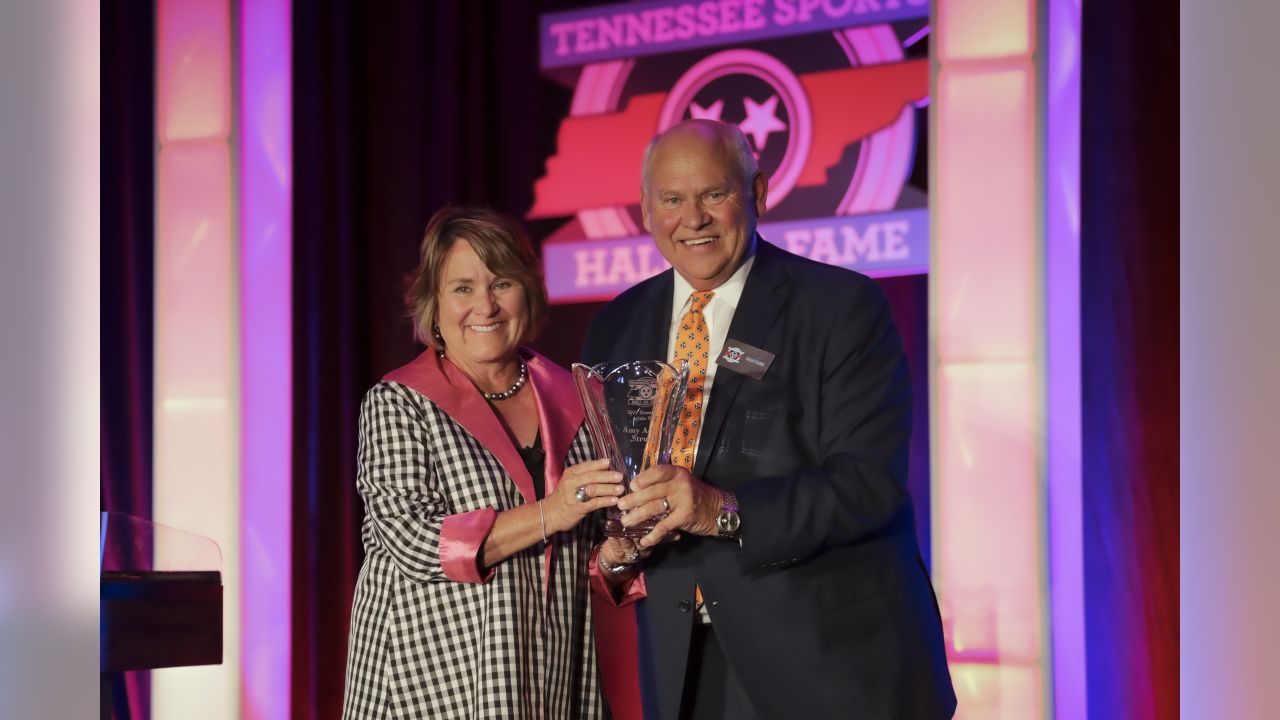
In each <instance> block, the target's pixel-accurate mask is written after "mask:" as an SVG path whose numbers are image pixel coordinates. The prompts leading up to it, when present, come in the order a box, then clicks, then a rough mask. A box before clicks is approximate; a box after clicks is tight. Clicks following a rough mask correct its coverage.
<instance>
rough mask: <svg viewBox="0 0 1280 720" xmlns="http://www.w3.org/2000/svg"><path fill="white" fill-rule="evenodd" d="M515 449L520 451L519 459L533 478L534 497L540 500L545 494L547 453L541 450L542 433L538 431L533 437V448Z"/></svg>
mask: <svg viewBox="0 0 1280 720" xmlns="http://www.w3.org/2000/svg"><path fill="white" fill-rule="evenodd" d="M516 449H517V450H519V451H520V459H521V460H523V461H524V466H525V467H526V468H528V469H529V475H530V476H532V477H533V494H534V497H536V498H538V499H539V500H541V499H542V498H543V497H545V496H546V494H547V476H546V472H547V453H546V452H545V451H544V450H543V449H542V431H541V430H539V431H538V434H537V435H535V436H534V438H533V447H522V448H516Z"/></svg>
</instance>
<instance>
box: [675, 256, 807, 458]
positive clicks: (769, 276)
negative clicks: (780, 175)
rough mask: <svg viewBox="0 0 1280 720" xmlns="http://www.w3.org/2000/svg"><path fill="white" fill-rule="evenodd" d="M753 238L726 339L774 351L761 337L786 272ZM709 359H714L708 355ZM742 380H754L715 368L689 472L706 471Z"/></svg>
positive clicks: (781, 295) (783, 291)
mask: <svg viewBox="0 0 1280 720" xmlns="http://www.w3.org/2000/svg"><path fill="white" fill-rule="evenodd" d="M756 241H757V242H756V260H755V264H754V265H752V266H751V272H750V274H748V275H747V282H746V283H745V284H744V285H743V287H742V297H741V298H739V300H738V307H737V308H736V309H735V310H734V312H733V321H732V322H731V323H729V334H728V336H727V337H726V339H733V340H740V341H742V342H745V343H747V344H749V345H755V346H756V347H758V348H762V349H765V350H769V351H770V352H775V353H776V352H777V351H778V349H777V348H770V347H767V346H766V345H765V338H766V337H768V335H769V329H770V328H772V327H773V323H774V321H776V320H777V319H778V315H779V313H781V312H782V308H783V306H784V305H785V304H786V302H787V296H788V294H789V288H788V287H787V285H788V280H787V274H786V271H785V269H784V268H783V267H782V264H781V262H780V260H781V253H780V252H779V251H778V249H777V248H775V247H774V246H772V245H770V244H769V243H767V242H765V241H764V239H763V238H760V237H758V236H757V238H756ZM669 295H670V293H668V296H669ZM668 315H670V310H669V309H668ZM711 362H715V360H714V359H712V360H711ZM744 382H757V381H755V380H748V379H747V377H746V376H745V375H742V374H741V373H736V372H733V371H729V370H725V369H724V368H720V369H719V370H717V371H716V378H715V382H713V383H712V384H711V397H710V398H709V399H708V400H707V414H706V417H704V418H703V424H702V436H701V437H700V438H699V439H698V456H697V458H696V459H695V460H694V464H693V474H694V475H696V476H697V477H702V476H703V474H704V473H705V472H706V469H707V463H708V462H710V460H711V454H712V450H713V449H714V448H715V446H716V439H717V438H718V437H719V435H720V430H721V428H722V427H724V420H725V418H726V417H728V415H729V407H730V406H731V405H732V404H733V399H734V397H735V396H736V395H737V394H738V390H739V389H740V388H741V387H742V384H743V383H744Z"/></svg>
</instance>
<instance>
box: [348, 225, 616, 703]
mask: <svg viewBox="0 0 1280 720" xmlns="http://www.w3.org/2000/svg"><path fill="white" fill-rule="evenodd" d="M406 300H407V304H408V307H409V311H410V314H411V316H412V318H413V321H414V328H415V331H416V334H417V337H418V339H419V340H421V341H422V342H423V343H425V344H426V345H428V346H429V347H428V349H427V351H426V352H424V353H422V354H421V355H420V356H419V357H418V358H417V359H416V360H414V361H413V362H411V363H409V364H408V365H406V366H404V367H402V368H400V369H398V370H395V371H393V372H391V373H389V374H388V375H387V376H386V377H385V378H383V381H382V382H380V383H378V384H377V385H375V386H374V387H373V389H372V390H370V391H369V393H368V394H367V395H366V397H365V400H364V404H363V406H362V407H361V411H360V443H359V452H358V457H357V469H358V474H357V478H356V485H357V489H358V490H359V492H360V496H361V499H362V500H363V501H364V507H365V517H364V524H363V527H362V533H361V536H362V539H363V542H364V549H365V561H364V567H363V569H362V570H361V572H360V576H359V579H358V581H357V585H356V591H355V600H354V602H353V605H352V610H351V635H350V640H349V643H350V649H349V652H348V655H347V680H346V696H345V700H344V713H343V714H344V716H345V717H359V718H372V717H383V716H384V715H385V711H386V710H387V708H396V709H397V711H399V712H402V713H404V714H406V715H413V716H433V717H434V716H448V717H471V716H476V715H479V714H481V713H484V714H493V715H495V716H499V717H511V718H535V717H564V718H598V717H604V716H605V713H606V711H605V708H604V700H603V698H602V697H601V694H600V684H599V679H598V675H597V670H596V666H597V663H596V660H595V648H594V645H593V643H592V637H593V632H594V631H593V628H592V622H591V603H590V601H589V599H588V597H587V587H588V584H589V582H588V579H589V571H588V567H594V563H592V562H591V558H590V555H591V552H592V547H593V545H594V542H595V537H596V535H597V530H598V521H597V519H596V516H597V513H595V511H596V510H599V509H601V508H604V507H608V506H610V505H613V504H615V503H616V502H617V496H618V495H620V494H621V492H622V487H621V485H619V484H618V481H619V480H620V479H621V476H620V475H619V474H618V473H615V472H610V471H609V470H608V462H607V461H599V460H591V459H590V458H591V457H592V454H593V453H592V448H591V442H590V439H589V438H588V436H587V434H586V431H585V429H584V427H583V424H582V420H583V415H582V407H581V405H579V403H578V401H577V396H576V391H575V390H574V387H573V381H572V379H571V378H570V376H569V373H567V372H566V371H565V370H563V369H561V368H559V367H556V366H555V365H554V364H553V363H551V362H550V361H548V360H547V359H546V358H544V357H542V356H541V355H539V354H537V353H535V352H533V351H532V350H530V349H528V348H526V347H523V346H522V345H521V343H523V342H525V341H527V340H529V339H530V338H531V337H532V336H533V335H534V333H535V332H536V331H537V329H538V327H539V325H540V324H541V323H542V318H543V316H544V315H545V313H546V306H547V294H546V289H545V288H544V286H543V284H542V277H541V274H540V273H539V266H538V261H537V256H536V255H535V254H534V251H533V248H532V247H531V246H530V244H529V241H528V240H527V239H526V237H525V235H524V233H523V231H521V229H520V227H519V226H518V225H517V224H516V223H514V222H512V221H511V220H509V219H507V218H505V217H503V216H501V215H498V214H496V213H494V212H491V211H489V210H475V209H463V208H446V209H444V210H441V211H440V212H438V213H436V214H435V216H434V217H433V218H432V219H431V222H430V224H429V225H428V226H427V232H426V235H425V236H424V237H423V240H422V249H421V261H420V262H419V264H418V267H417V269H416V270H415V271H414V273H413V274H412V275H411V276H410V281H409V290H408V293H407V297H406ZM615 550H616V548H615ZM613 556H614V557H616V556H617V554H616V553H614V555H613ZM606 559H607V558H606Z"/></svg>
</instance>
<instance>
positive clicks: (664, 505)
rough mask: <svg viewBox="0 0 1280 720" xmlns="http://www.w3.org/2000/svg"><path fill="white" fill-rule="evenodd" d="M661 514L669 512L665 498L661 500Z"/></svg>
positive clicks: (669, 506) (669, 507) (669, 504)
mask: <svg viewBox="0 0 1280 720" xmlns="http://www.w3.org/2000/svg"><path fill="white" fill-rule="evenodd" d="M662 512H671V503H669V502H667V499H666V498H662Z"/></svg>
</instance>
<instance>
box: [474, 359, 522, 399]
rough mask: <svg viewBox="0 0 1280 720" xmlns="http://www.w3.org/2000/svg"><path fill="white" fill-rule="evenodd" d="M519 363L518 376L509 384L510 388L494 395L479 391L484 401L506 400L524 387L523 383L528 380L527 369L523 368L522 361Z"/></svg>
mask: <svg viewBox="0 0 1280 720" xmlns="http://www.w3.org/2000/svg"><path fill="white" fill-rule="evenodd" d="M519 363H520V376H519V377H517V378H516V381H515V382H513V383H511V387H509V388H507V389H506V390H503V391H502V392H496V393H491V392H485V391H484V390H481V391H480V394H481V395H483V396H484V399H485V400H506V399H507V398H509V397H511V396H513V395H515V394H516V393H518V392H520V388H522V387H524V384H525V381H527V380H528V379H529V368H528V367H526V366H525V364H524V361H523V360H520V361H519Z"/></svg>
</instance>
